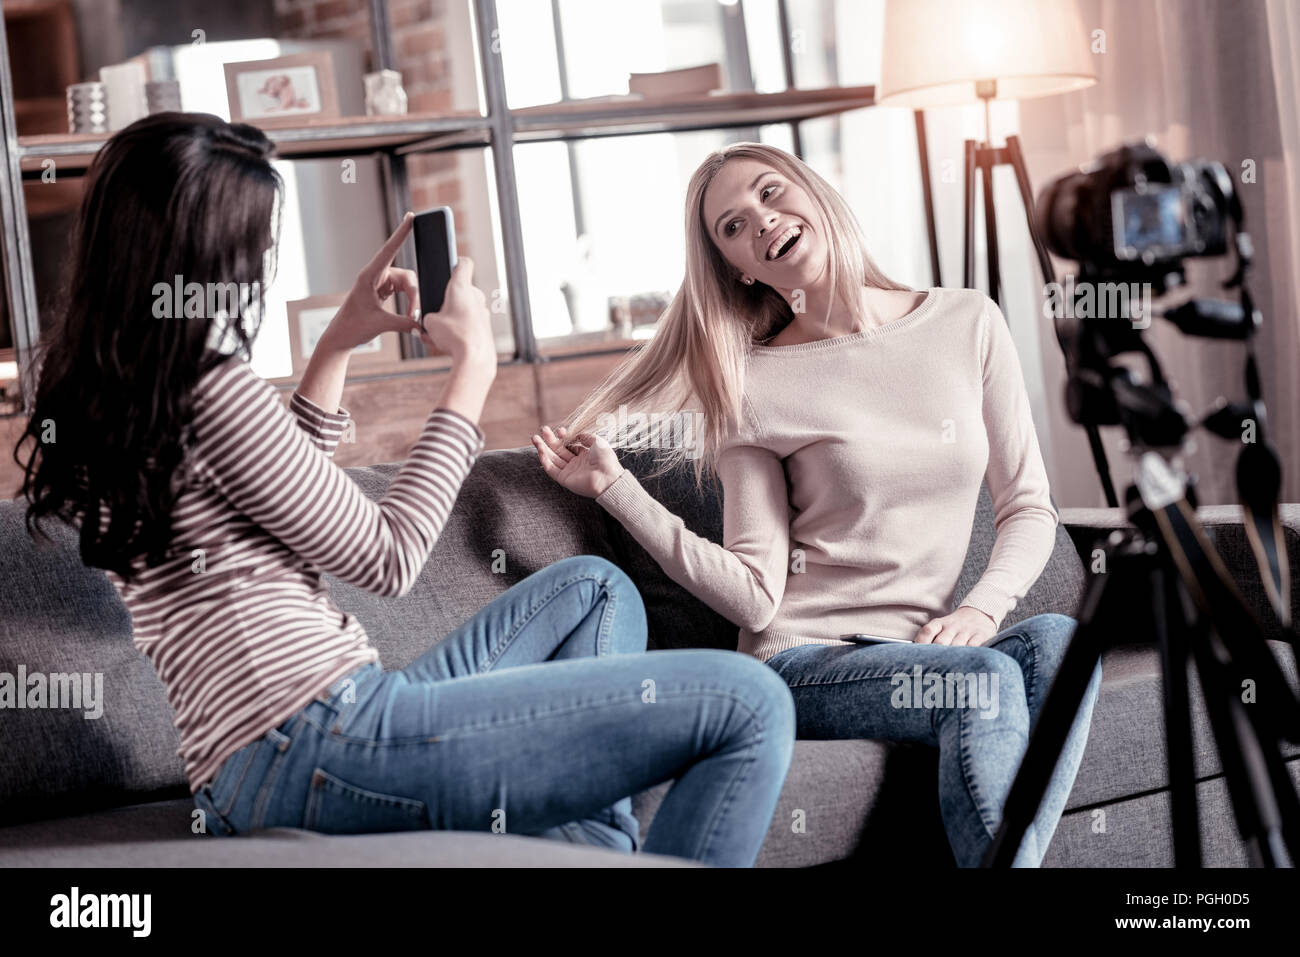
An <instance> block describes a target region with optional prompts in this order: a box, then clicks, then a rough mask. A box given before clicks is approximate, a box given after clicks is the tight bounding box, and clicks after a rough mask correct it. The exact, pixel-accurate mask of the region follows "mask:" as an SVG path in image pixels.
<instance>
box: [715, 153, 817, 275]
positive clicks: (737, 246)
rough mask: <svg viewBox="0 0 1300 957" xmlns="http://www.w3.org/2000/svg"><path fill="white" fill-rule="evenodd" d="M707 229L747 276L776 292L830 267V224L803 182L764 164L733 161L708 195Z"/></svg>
mask: <svg viewBox="0 0 1300 957" xmlns="http://www.w3.org/2000/svg"><path fill="white" fill-rule="evenodd" d="M703 214H704V229H705V231H706V232H707V233H708V234H709V238H710V239H712V240H713V244H714V245H715V246H717V248H718V250H719V251H720V252H721V253H722V255H723V258H725V259H726V260H727V262H729V263H731V265H732V266H734V267H735V268H736V269H738V270H739V271H740V272H741V274H742V275H744V276H747V277H749V278H751V279H754V280H756V281H757V282H761V283H765V284H767V285H769V286H771V287H773V288H774V289H797V288H800V287H805V286H808V285H811V284H812V283H814V282H816V281H817V280H818V279H819V278H820V277H821V275H822V272H823V271H824V269H825V268H826V254H827V247H826V238H825V237H826V229H825V220H824V219H823V217H822V215H821V212H820V211H819V209H818V208H817V205H816V204H815V203H814V202H813V199H812V197H811V196H809V195H808V193H807V191H806V190H804V189H803V188H802V187H801V186H800V185H799V184H798V183H796V182H794V181H793V180H791V179H790V178H789V177H787V176H785V175H784V174H782V173H780V172H779V171H777V170H776V169H774V168H773V167H771V166H769V165H768V164H766V163H763V162H761V161H759V160H755V159H749V158H747V157H745V158H737V159H732V160H728V161H727V162H726V163H724V164H723V165H722V168H721V169H719V170H718V172H717V174H716V175H715V176H714V177H713V180H712V182H710V183H709V186H708V189H707V190H705V193H704V203H703Z"/></svg>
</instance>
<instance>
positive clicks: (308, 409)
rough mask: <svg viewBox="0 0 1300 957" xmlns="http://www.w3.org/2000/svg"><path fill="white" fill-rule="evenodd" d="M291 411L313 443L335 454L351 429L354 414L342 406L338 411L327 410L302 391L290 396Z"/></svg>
mask: <svg viewBox="0 0 1300 957" xmlns="http://www.w3.org/2000/svg"><path fill="white" fill-rule="evenodd" d="M289 411H290V412H292V413H293V416H294V418H295V419H296V420H297V421H298V426H299V427H300V428H301V429H302V430H303V431H304V432H306V433H307V437H308V438H309V439H311V441H312V443H313V444H314V445H315V446H316V447H317V448H318V449H320V450H321V451H322V452H324V453H326V454H327V455H333V454H334V450H335V449H336V448H338V444H339V442H340V441H342V439H343V436H344V433H345V432H348V431H349V430H348V423H349V422H351V421H352V414H351V413H350V412H348V410H347V409H345V408H343V407H341V406H340V407H339V410H338V411H337V412H326V411H325V410H324V409H322V408H321V407H320V406H319V405H317V404H316V403H315V402H312V401H311V400H310V399H308V398H307V397H306V396H304V395H303V394H302V393H301V392H294V393H293V395H291V396H290V397H289Z"/></svg>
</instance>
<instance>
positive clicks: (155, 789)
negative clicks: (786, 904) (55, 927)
mask: <svg viewBox="0 0 1300 957" xmlns="http://www.w3.org/2000/svg"><path fill="white" fill-rule="evenodd" d="M624 462H625V464H626V465H627V466H628V467H629V468H631V469H633V471H635V472H636V473H637V474H639V475H645V474H646V468H647V460H646V459H645V457H644V456H643V455H634V454H629V455H625V456H624ZM396 469H397V465H395V464H390V465H379V466H374V467H370V468H354V469H350V470H349V472H350V473H351V475H352V476H353V478H354V479H355V480H356V481H357V482H358V483H359V484H360V485H361V487H362V488H363V489H364V490H365V491H366V493H367V494H369V495H370V496H371V497H374V498H377V497H379V496H380V495H381V494H382V492H383V490H384V488H385V486H386V484H387V482H388V481H389V480H390V479H391V477H392V475H393V473H394V472H395V471H396ZM646 484H647V487H648V488H649V489H650V490H651V492H652V493H653V494H655V495H656V497H658V498H659V499H660V500H661V501H663V502H664V503H665V504H666V505H667V506H668V507H669V508H671V509H672V510H673V511H674V512H675V513H676V514H678V515H680V516H682V518H683V520H684V521H685V523H686V525H687V527H688V528H690V529H692V530H694V531H696V532H698V533H699V534H702V535H705V536H707V537H710V538H712V539H714V540H719V539H720V537H721V517H720V516H721V512H720V508H719V499H718V497H717V494H716V492H714V491H712V490H707V489H706V492H705V493H704V494H703V495H699V494H697V493H696V492H695V489H694V486H693V484H692V482H691V481H690V479H689V477H688V476H686V475H684V474H674V475H671V476H668V477H666V478H664V479H662V480H652V481H648V482H647V483H646ZM1201 514H1202V517H1203V519H1204V520H1205V522H1206V524H1207V526H1208V527H1209V529H1210V531H1211V534H1212V535H1213V536H1214V538H1215V539H1216V541H1217V543H1218V545H1219V547H1220V549H1221V551H1222V552H1223V554H1224V556H1225V558H1226V559H1227V561H1228V563H1229V565H1230V567H1232V568H1233V569H1234V573H1235V574H1236V575H1237V577H1238V580H1239V582H1240V583H1241V585H1242V587H1243V590H1244V592H1245V594H1246V595H1247V597H1248V598H1249V600H1250V601H1251V602H1252V603H1253V604H1254V605H1255V606H1256V607H1257V608H1263V607H1264V598H1263V593H1262V590H1261V588H1260V586H1259V583H1258V581H1257V579H1255V578H1253V577H1251V576H1250V575H1249V574H1248V573H1247V569H1248V568H1249V562H1248V555H1249V547H1248V545H1247V542H1246V539H1245V536H1244V534H1243V532H1242V529H1241V527H1240V525H1239V512H1238V510H1237V509H1236V508H1235V507H1227V506H1219V507H1207V508H1203V509H1202V510H1201ZM1062 517H1063V523H1062V526H1061V527H1060V528H1059V529H1058V537H1057V547H1056V550H1055V553H1054V554H1053V555H1052V558H1051V560H1050V562H1049V563H1048V565H1047V567H1046V568H1045V570H1044V571H1043V574H1042V575H1041V576H1040V578H1039V580H1038V581H1037V583H1036V584H1035V585H1034V587H1033V589H1032V590H1031V591H1030V593H1029V594H1028V596H1027V597H1026V598H1025V600H1024V601H1023V602H1021V604H1020V605H1019V606H1018V607H1017V608H1016V609H1014V610H1013V612H1012V613H1011V615H1010V616H1008V618H1007V621H1006V623H1007V624H1010V623H1011V622H1013V621H1016V620H1019V619H1021V618H1024V617H1028V616H1029V615H1033V614H1037V613H1039V612H1044V611H1058V612H1064V613H1074V611H1075V610H1076V608H1077V603H1078V600H1079V598H1080V596H1081V594H1082V591H1083V588H1084V585H1085V575H1086V573H1085V570H1084V565H1083V563H1082V562H1081V560H1080V557H1079V556H1080V554H1084V555H1088V554H1090V550H1091V548H1092V546H1093V543H1094V540H1095V539H1096V538H1097V536H1098V535H1099V533H1100V532H1101V531H1102V530H1104V529H1106V528H1110V527H1115V526H1117V525H1119V524H1121V519H1120V515H1119V512H1118V510H1108V509H1063V510H1062ZM1284 520H1285V522H1286V525H1287V548H1288V553H1289V556H1290V560H1291V565H1292V567H1293V568H1296V567H1300V506H1298V505H1287V506H1284ZM993 539H994V530H993V522H992V508H991V502H990V499H989V495H988V491H987V489H983V490H981V494H980V500H979V510H978V513H977V515H976V520H975V523H974V527H973V529H972V530H971V539H970V550H969V554H968V557H967V561H966V567H965V570H964V572H963V574H962V578H961V581H960V583H959V586H958V596H959V600H960V597H962V596H964V595H965V593H966V591H968V590H969V589H970V587H971V586H972V585H973V584H974V582H975V580H976V579H977V578H978V576H979V574H980V573H981V571H982V570H983V568H984V566H985V563H986V562H987V559H988V555H989V551H990V549H991V547H992V543H993ZM495 549H502V550H504V554H505V556H506V563H507V569H506V572H505V573H504V574H493V572H492V562H493V552H494V550H495ZM575 554H595V555H601V556H604V557H606V558H608V559H610V560H612V561H614V562H615V563H617V564H618V565H620V566H621V567H622V568H624V569H625V570H626V571H627V572H628V573H629V574H630V575H631V577H632V578H633V580H634V581H635V582H636V583H637V585H638V587H639V588H640V590H641V593H642V595H643V597H644V599H645V604H646V608H647V613H648V618H649V623H650V640H651V645H652V647H656V648H680V647H692V646H705V647H715V648H730V647H734V641H735V631H736V629H735V628H734V626H732V625H731V624H730V623H728V622H727V621H725V620H724V619H722V618H721V617H720V616H718V615H717V614H715V613H714V612H712V611H711V610H710V609H708V608H707V607H705V606H704V605H703V604H701V603H700V602H699V601H697V600H696V599H694V598H693V597H692V596H691V595H689V594H688V593H687V592H685V591H684V590H683V589H681V588H680V587H679V586H677V585H676V584H675V583H673V582H672V581H671V580H669V579H668V578H667V577H666V576H665V575H664V574H663V572H662V571H660V569H659V568H658V566H657V565H656V564H655V563H654V562H653V560H652V559H650V557H649V556H648V555H647V554H646V553H645V552H644V551H643V550H642V549H641V548H640V546H639V545H637V544H636V543H635V542H634V541H633V540H632V539H631V537H630V536H628V535H627V533H626V532H625V531H624V530H623V529H622V527H621V526H620V525H619V524H618V523H617V522H615V521H614V520H613V519H611V518H610V517H609V516H608V515H606V514H605V513H604V511H603V510H602V509H600V507H599V506H597V505H596V504H595V503H594V502H592V501H591V500H589V499H584V498H580V497H578V496H575V495H572V494H570V493H568V492H566V491H564V490H563V489H561V488H559V487H558V486H557V485H555V484H554V483H553V482H552V481H551V480H550V479H548V478H547V477H546V476H545V475H544V474H543V473H542V471H541V469H540V468H538V466H537V463H536V458H535V455H534V452H533V450H532V449H531V448H529V449H515V450H506V451H490V452H485V453H484V454H483V455H482V457H481V458H480V460H479V461H478V462H477V464H476V465H475V467H474V469H473V471H472V473H471V474H470V476H469V478H468V479H467V481H466V484H465V486H464V488H463V489H462V491H461V494H460V497H459V499H458V501H457V504H456V508H455V510H454V512H453V515H452V517H451V520H450V522H449V523H448V525H447V528H446V529H445V531H444V533H443V535H442V537H441V539H440V540H439V542H438V543H437V545H436V547H435V549H434V551H433V554H432V556H431V558H430V560H429V562H428V564H427V565H426V567H425V569H424V571H423V573H422V574H421V577H420V579H419V581H418V583H417V584H416V586H415V587H414V588H413V589H412V590H411V592H410V593H409V594H407V595H405V596H403V597H402V598H400V599H381V598H378V597H376V596H373V595H369V594H366V593H365V592H362V591H360V590H358V589H356V588H353V587H351V586H349V585H346V584H343V583H340V582H337V581H331V582H330V585H331V588H332V591H333V595H334V597H335V600H336V601H337V602H338V603H339V604H340V605H341V606H342V607H343V608H345V609H347V610H348V611H351V612H352V613H354V614H356V615H357V617H358V618H360V619H361V621H362V622H363V623H364V624H365V626H366V628H367V630H368V632H369V633H370V635H371V638H372V640H373V642H374V643H375V645H376V646H377V647H378V648H379V650H380V654H381V656H382V660H383V663H384V666H385V667H387V668H399V667H402V666H403V665H405V664H407V663H408V662H410V661H411V660H412V659H414V658H415V657H416V656H417V655H419V654H420V653H422V652H423V651H425V650H426V649H427V648H428V647H429V645H430V644H431V643H433V642H435V641H436V640H438V638H439V637H440V636H442V635H444V634H446V633H447V632H448V631H450V630H451V629H452V628H454V627H455V626H456V625H458V624H460V623H461V622H462V621H464V620H466V619H467V618H469V617H470V616H471V615H473V614H474V612H475V611H476V610H477V609H478V608H480V607H481V606H482V605H483V604H484V603H486V602H487V601H488V600H490V599H491V598H493V597H494V596H495V595H497V594H499V593H500V592H501V591H503V590H504V589H506V588H507V587H509V586H510V585H512V584H514V583H515V582H517V581H519V580H520V579H522V578H523V577H525V576H527V575H529V574H531V573H532V572H534V571H537V570H538V569H541V568H543V567H545V566H546V565H548V564H549V563H551V562H553V561H555V560H557V559H560V558H563V557H565V556H569V555H575ZM1117 584H1120V583H1118V582H1117ZM1294 600H1295V599H1294V596H1293V601H1294ZM1128 601H1129V603H1130V605H1129V607H1137V606H1138V603H1139V602H1141V601H1142V596H1141V595H1133V596H1130V597H1129V599H1128ZM1295 613H1296V615H1297V616H1298V617H1300V602H1297V604H1296V612H1295ZM1104 624H1105V627H1106V628H1107V629H1108V630H1109V632H1110V633H1111V634H1113V635H1114V639H1115V642H1116V645H1115V647H1113V648H1112V649H1111V650H1110V651H1109V652H1108V653H1107V654H1106V656H1105V658H1104V660H1103V672H1104V679H1105V680H1104V684H1103V686H1102V691H1101V698H1100V701H1099V702H1098V705H1097V708H1096V711H1095V715H1094V720H1093V725H1092V731H1091V734H1090V737H1089V741H1088V748H1087V753H1086V755H1085V757H1084V759H1083V765H1082V767H1081V769H1080V772H1079V776H1078V779H1077V782H1076V784H1075V787H1074V791H1073V794H1072V795H1071V798H1070V801H1069V804H1068V807H1067V811H1066V813H1065V815H1064V817H1063V819H1062V821H1061V824H1060V827H1059V828H1058V830H1057V833H1056V836H1055V839H1054V840H1053V842H1052V844H1051V847H1050V849H1049V851H1048V852H1047V856H1046V860H1045V864H1046V865H1048V866H1064V867H1078V866H1108V867H1119V866H1168V865H1171V864H1172V863H1173V861H1172V846H1171V842H1170V839H1169V834H1168V822H1169V801H1168V789H1167V780H1166V769H1165V760H1164V742H1163V720H1162V711H1161V708H1162V705H1161V693H1160V679H1159V673H1158V670H1157V659H1156V654H1155V651H1154V649H1152V648H1150V647H1147V646H1144V645H1141V644H1140V642H1141V641H1142V639H1143V637H1144V636H1143V635H1140V634H1135V633H1133V631H1134V630H1133V629H1131V628H1127V627H1126V626H1127V624H1128V622H1127V621H1126V620H1125V619H1124V616H1119V618H1118V619H1117V620H1113V621H1108V622H1105V623H1104ZM130 633H131V632H130V619H129V616H128V614H127V612H126V610H125V608H124V606H123V605H122V604H121V602H120V601H119V600H118V599H117V597H116V594H115V593H114V591H113V589H112V587H111V586H110V585H109V583H108V581H107V579H106V578H105V577H104V576H103V575H102V573H100V572H98V571H95V570H91V569H86V568H85V567H83V566H82V565H81V563H80V560H79V558H78V555H77V548H76V538H75V535H74V534H73V533H71V532H70V531H68V530H62V529H60V530H58V534H57V535H56V544H55V545H54V546H53V547H48V546H45V545H36V544H34V543H33V542H32V541H31V540H30V539H29V538H28V536H27V535H26V533H25V532H24V530H23V526H22V512H21V509H20V508H19V507H18V505H17V503H14V502H8V501H3V502H0V673H8V674H10V675H16V674H17V673H18V670H19V668H20V667H22V668H24V669H25V670H26V672H27V673H28V674H32V673H43V674H50V673H76V672H79V673H92V674H94V673H99V674H102V675H103V696H102V707H103V714H102V716H101V717H99V718H96V719H87V718H85V717H84V715H83V713H82V712H80V711H73V710H68V709H63V710H56V709H44V710H40V709H38V710H33V709H10V710H0V866H25V865H37V866H40V865H60V866H77V865H91V866H177V865H193V866H224V865H286V864H287V865H313V866H315V865H319V866H356V865H379V864H388V865H511V866H514V865H535V864H544V865H551V866H653V865H670V866H671V865H677V864H680V863H682V862H678V861H675V860H673V859H669V858H655V857H653V856H650V855H635V856H628V855H621V854H617V853H614V852H611V851H605V850H600V849H596V848H588V847H579V846H574V845H568V844H561V843H556V842H552V841H546V840H541V839H536V838H527V837H517V836H507V835H490V834H478V833H461V832H441V833H440V832H427V833H426V832H421V833H400V834H383V835H365V836H356V837H330V836H324V835H317V834H313V833H310V832H306V831H301V830H294V829H277V830H271V831H265V832H262V833H261V834H255V835H249V836H245V837H238V838H229V839H220V838H213V837H209V836H206V835H201V834H200V835H196V834H193V833H192V832H191V814H192V811H193V804H192V803H191V801H190V800H189V797H188V789H187V788H186V787H185V784H184V778H183V774H182V765H181V762H180V759H179V758H178V756H177V754H176V750H177V747H178V739H177V735H176V731H175V729H174V728H173V727H172V723H171V716H170V709H169V707H168V704H167V701H166V697H165V695H164V691H163V687H162V685H161V683H160V682H159V681H158V679H157V677H156V676H155V674H154V672H153V669H152V667H151V666H150V664H149V663H148V661H147V660H146V659H145V658H144V657H143V656H142V655H140V654H139V653H138V652H136V651H135V649H134V648H133V646H132V645H131V641H130ZM1270 645H1271V648H1272V649H1273V652H1274V654H1275V656H1276V657H1277V658H1278V659H1279V661H1280V662H1281V663H1282V665H1283V668H1284V671H1285V673H1286V675H1287V678H1288V680H1289V681H1290V682H1291V684H1292V686H1293V687H1294V686H1295V685H1296V669H1295V661H1294V658H1293V656H1292V653H1291V650H1290V647H1289V646H1288V645H1286V644H1284V643H1282V642H1280V641H1272V642H1270ZM1193 703H1194V706H1195V715H1194V733H1195V749H1196V755H1195V761H1196V769H1197V780H1198V782H1199V784H1198V788H1199V794H1200V798H1201V809H1202V817H1201V827H1202V831H1203V840H1202V843H1203V847H1204V855H1205V863H1206V864H1207V865H1240V864H1244V863H1245V855H1244V850H1243V847H1242V845H1241V843H1240V841H1239V840H1238V839H1237V837H1236V833H1235V827H1234V825H1233V821H1232V816H1231V811H1230V805H1229V801H1228V797H1227V793H1226V788H1225V786H1224V779H1223V776H1222V768H1221V765H1220V763H1219V760H1218V757H1217V754H1216V753H1215V749H1214V747H1213V741H1212V736H1211V733H1210V730H1209V727H1208V725H1207V723H1206V720H1205V712H1204V708H1203V706H1202V704H1201V702H1200V700H1199V694H1198V693H1197V692H1196V691H1195V690H1194V692H1193ZM936 756H937V752H935V751H934V750H933V749H930V748H926V747H920V746H911V745H900V744H890V743H886V742H878V741H800V742H798V743H797V744H796V747H795V751H794V761H793V764H792V766H791V769H790V774H789V776H788V778H787V780H786V784H785V788H784V791H783V793H782V796H781V800H780V803H779V805H778V807H777V809H776V813H775V815H774V818H773V821H772V825H771V830H770V833H769V835H768V838H767V841H766V843H765V845H764V847H763V850H762V853H761V855H760V857H759V860H758V864H759V866H809V865H816V864H826V863H831V862H855V863H860V864H863V865H865V866H868V867H872V866H881V867H896V866H899V865H900V864H902V865H906V864H907V863H908V862H913V861H915V862H925V863H926V864H927V865H929V864H933V863H934V862H936V861H938V862H940V863H942V864H947V865H949V866H951V864H952V856H951V853H950V852H949V850H948V845H947V841H946V840H945V838H944V834H943V830H942V827H941V823H940V817H939V810H938V801H937V797H936V793H935V792H936V780H937V778H936V774H937V760H936ZM1287 760H1288V767H1289V769H1290V771H1291V775H1292V777H1293V778H1296V779H1297V780H1300V748H1297V747H1295V746H1291V747H1290V749H1289V750H1288V751H1287ZM666 787H667V785H663V786H660V787H658V788H655V789H653V790H651V791H648V792H646V793H643V794H639V795H636V796H635V799H634V806H635V809H636V813H637V816H638V818H639V819H640V820H641V823H642V828H643V833H644V830H645V828H646V827H647V826H648V825H649V823H650V821H651V820H652V818H653V816H654V813H655V809H656V808H657V806H658V803H659V801H660V800H661V799H662V796H663V793H664V791H665V790H666ZM797 812H802V813H801V814H798V815H797ZM796 816H798V817H799V818H800V819H801V820H802V822H803V826H802V827H801V828H796V827H794V826H793V824H792V822H793V821H794V820H795V818H796Z"/></svg>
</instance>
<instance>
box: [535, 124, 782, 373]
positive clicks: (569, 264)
mask: <svg viewBox="0 0 1300 957" xmlns="http://www.w3.org/2000/svg"><path fill="white" fill-rule="evenodd" d="M747 138H752V131H743V130H742V131H737V130H707V131H701V132H690V133H664V134H653V135H646V136H627V137H608V138H603V139H593V140H584V141H580V142H578V143H576V144H573V147H572V151H573V155H574V161H575V164H576V166H575V168H576V170H577V172H578V175H577V181H578V182H579V183H580V184H581V190H580V196H579V197H578V199H579V202H578V204H577V206H576V207H575V204H574V194H573V187H572V181H571V179H570V175H569V168H568V162H569V151H570V146H569V145H568V144H564V143H537V144H527V145H522V146H517V147H516V148H515V162H516V167H517V170H518V177H519V195H520V205H521V211H522V216H523V230H524V246H525V248H526V249H527V250H528V285H529V293H530V296H531V302H532V313H533V328H534V331H535V334H536V336H537V337H538V339H539V340H546V339H552V340H554V338H555V337H563V336H566V335H570V334H573V333H609V332H610V331H611V330H612V329H614V327H615V326H616V324H617V323H616V319H618V318H620V317H621V316H623V315H624V313H623V312H622V310H623V308H624V306H627V305H628V303H627V302H626V300H633V297H642V298H639V299H634V301H632V302H631V303H630V308H631V311H632V321H633V322H635V323H641V324H644V323H653V322H654V321H655V320H656V319H657V318H658V312H659V310H658V309H657V308H655V303H656V302H657V301H659V300H660V299H662V301H663V302H664V303H666V301H667V298H666V297H669V296H671V294H672V293H673V292H675V291H676V289H677V287H678V286H679V285H680V284H681V281H682V272H683V269H684V258H683V257H684V250H685V235H684V225H683V222H684V219H683V217H684V213H683V210H684V208H685V206H684V204H685V201H686V186H687V183H688V182H689V180H690V177H691V174H692V173H694V172H695V169H696V167H698V166H699V164H700V162H701V161H703V159H704V158H705V156H706V155H707V154H708V153H709V152H710V151H711V150H714V149H717V148H719V147H721V146H724V145H725V144H727V143H732V142H738V141H740V140H742V139H747ZM762 139H763V141H764V142H771V143H772V144H773V145H776V146H780V147H782V148H783V149H788V148H789V147H790V130H789V127H788V126H785V125H779V126H772V127H764V128H763V129H762ZM626 331H627V330H626V327H625V326H624V332H626ZM550 344H555V343H554V342H552V343H550ZM541 346H542V347H543V348H546V347H547V346H548V343H547V342H545V341H541Z"/></svg>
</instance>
